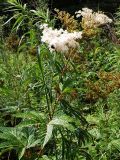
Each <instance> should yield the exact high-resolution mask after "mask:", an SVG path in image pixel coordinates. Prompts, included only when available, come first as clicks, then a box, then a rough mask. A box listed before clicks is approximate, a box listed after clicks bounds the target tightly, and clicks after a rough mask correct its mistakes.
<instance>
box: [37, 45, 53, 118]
mask: <svg viewBox="0 0 120 160" xmlns="http://www.w3.org/2000/svg"><path fill="white" fill-rule="evenodd" d="M38 65H39V68H40V71H41V75H42V80H43V84H44V86H45V96H46V101H47V107H48V113H49V118H50V120H51V119H52V116H51V109H50V104H49V97H48V94H47V93H48V88H47V85H46V81H45V76H44V71H43V67H42V62H41V55H40V47H38Z"/></svg>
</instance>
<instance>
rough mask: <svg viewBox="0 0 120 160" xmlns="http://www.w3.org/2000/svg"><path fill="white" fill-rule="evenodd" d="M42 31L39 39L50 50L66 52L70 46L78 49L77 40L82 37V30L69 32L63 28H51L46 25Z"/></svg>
mask: <svg viewBox="0 0 120 160" xmlns="http://www.w3.org/2000/svg"><path fill="white" fill-rule="evenodd" d="M43 26H44V25H43ZM42 33H43V35H42V37H41V41H42V42H44V43H46V44H47V45H48V47H49V50H50V52H53V51H56V52H62V53H66V52H68V51H69V49H70V48H72V49H78V47H79V43H78V42H77V40H79V39H81V38H82V32H73V33H69V32H68V31H66V30H63V29H59V30H58V29H52V28H51V27H48V26H45V27H44V28H43V32H42Z"/></svg>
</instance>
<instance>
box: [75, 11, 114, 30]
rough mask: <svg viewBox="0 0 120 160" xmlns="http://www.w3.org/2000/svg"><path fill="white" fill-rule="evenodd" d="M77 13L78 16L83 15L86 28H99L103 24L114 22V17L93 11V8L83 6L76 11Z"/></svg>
mask: <svg viewBox="0 0 120 160" xmlns="http://www.w3.org/2000/svg"><path fill="white" fill-rule="evenodd" d="M75 14H76V17H77V18H78V17H80V16H82V22H83V23H84V27H85V28H97V27H99V26H101V25H104V24H108V23H112V19H110V18H109V17H108V16H106V15H105V14H104V13H100V12H93V10H92V9H89V8H83V9H82V10H79V11H78V12H75Z"/></svg>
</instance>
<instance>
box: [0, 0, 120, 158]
mask: <svg viewBox="0 0 120 160" xmlns="http://www.w3.org/2000/svg"><path fill="white" fill-rule="evenodd" d="M41 2H42V3H41ZM33 4H35V5H34V8H33V9H30V8H29V6H27V5H26V4H23V3H21V2H20V1H18V0H8V4H7V6H6V8H5V10H7V13H9V14H6V15H3V16H2V17H0V159H1V160H20V159H21V160H85V159H86V160H89V159H90V160H91V159H93V160H119V159H120V125H119V124H120V46H119V44H120V40H119V28H120V12H119V10H118V12H117V14H116V15H115V17H116V20H114V21H115V25H114V24H105V22H106V21H105V22H104V23H103V22H102V23H103V24H102V25H100V22H96V23H93V18H96V15H97V16H98V15H99V14H102V13H92V14H93V18H92V23H90V22H91V19H90V20H89V24H91V26H90V27H89V26H88V25H87V23H86V17H85V18H84V19H82V21H81V18H80V19H79V20H77V19H76V18H75V16H71V15H70V14H69V13H67V12H64V11H59V10H55V13H54V14H55V15H54V16H53V15H51V13H50V11H49V9H48V8H47V6H46V5H44V4H46V1H45V2H44V4H43V1H38V3H33ZM41 6H44V7H41ZM79 13H80V12H79ZM82 14H83V12H82ZM102 16H103V15H102ZM103 17H104V16H103ZM105 20H106V19H105ZM107 21H110V19H107ZM113 23H114V22H113ZM41 24H47V27H48V28H47V31H49V30H50V31H52V33H54V31H55V32H56V33H57V32H59V30H60V29H61V28H63V30H60V31H61V32H62V35H63V32H65V34H66V35H71V34H69V33H79V32H82V33H83V34H82V38H80V39H78V40H76V39H75V38H74V37H73V39H74V41H72V42H74V43H75V47H71V43H70V42H67V44H65V45H66V46H67V47H68V46H69V47H68V48H67V52H65V53H63V52H60V49H61V50H63V48H59V50H57V46H55V45H53V44H56V41H55V39H54V43H53V44H52V45H51V44H50V45H49V43H50V42H51V41H52V40H51V41H50V42H49V41H47V40H48V38H50V37H45V38H46V39H47V40H46V39H45V38H44V40H45V41H44V42H45V43H43V41H42V38H43V37H42V36H44V35H43V30H44V27H43V28H42V27H41ZM56 27H57V29H55V28H56ZM65 30H67V31H65ZM6 31H8V32H6ZM47 34H48V32H47ZM72 35H73V34H72ZM57 38H58V37H57ZM64 38H65V37H64ZM57 40H59V39H57ZM78 44H79V45H78ZM76 46H77V47H76ZM78 46H79V47H78ZM49 49H50V50H49ZM51 49H52V50H51Z"/></svg>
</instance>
